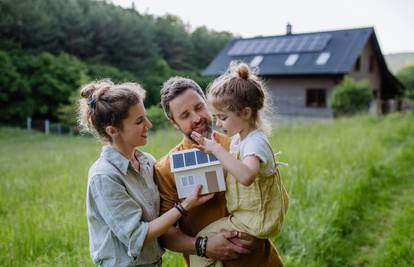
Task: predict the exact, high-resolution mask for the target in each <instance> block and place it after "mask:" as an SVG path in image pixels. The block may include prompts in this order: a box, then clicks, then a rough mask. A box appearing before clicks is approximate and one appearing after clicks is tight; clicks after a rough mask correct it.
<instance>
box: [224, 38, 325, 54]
mask: <svg viewBox="0 0 414 267" xmlns="http://www.w3.org/2000/svg"><path fill="white" fill-rule="evenodd" d="M331 38H332V36H331V34H327V33H321V34H312V35H303V36H284V37H271V38H266V39H249V40H239V41H237V42H235V43H234V44H233V46H232V47H231V48H230V50H229V51H228V55H229V56H243V55H256V54H278V53H294V52H316V51H321V50H323V49H324V48H325V47H326V45H327V44H328V42H329V40H330V39H331Z"/></svg>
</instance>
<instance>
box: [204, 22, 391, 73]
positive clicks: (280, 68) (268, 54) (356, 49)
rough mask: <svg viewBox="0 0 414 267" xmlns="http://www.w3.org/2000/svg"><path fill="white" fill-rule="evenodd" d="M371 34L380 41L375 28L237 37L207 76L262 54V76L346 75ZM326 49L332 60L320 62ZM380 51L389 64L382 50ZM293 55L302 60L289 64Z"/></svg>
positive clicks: (211, 67) (212, 66)
mask: <svg viewBox="0 0 414 267" xmlns="http://www.w3.org/2000/svg"><path fill="white" fill-rule="evenodd" d="M371 36H374V39H375V42H376V43H378V42H377V41H376V38H375V32H374V28H372V27H369V28H358V29H348V30H337V31H325V32H312V33H301V34H290V35H280V36H268V37H254V38H245V39H243V38H238V39H233V40H231V41H230V42H229V43H228V44H227V45H226V46H225V47H224V48H223V49H222V50H221V51H220V53H219V54H218V55H217V56H216V57H215V58H214V60H213V61H212V62H211V63H210V65H209V66H208V67H207V68H206V69H205V70H204V71H203V75H207V76H215V75H220V74H222V73H224V72H225V71H226V70H227V68H228V66H229V63H230V62H231V61H233V60H235V61H243V62H246V63H251V62H252V60H253V59H254V58H255V57H257V58H256V60H257V61H260V57H262V59H261V62H260V64H259V65H258V67H257V68H258V72H259V74H260V75H262V76H266V75H314V74H317V75H320V74H335V75H336V74H345V73H349V72H350V71H351V70H352V68H353V66H354V63H355V61H356V60H357V58H358V56H359V55H360V54H361V52H362V49H363V47H364V45H365V44H366V42H367V41H368V40H369V39H370V37H371ZM378 50H379V46H378ZM324 52H325V53H329V54H330V55H329V59H328V61H327V62H326V64H321V65H317V64H316V60H317V59H318V57H319V56H320V54H321V53H324ZM379 53H380V55H378V56H379V57H381V58H382V61H383V62H384V64H385V61H384V59H383V56H382V54H381V51H379ZM291 54H297V55H298V59H297V61H296V62H295V64H293V65H292V66H286V65H285V62H286V59H287V58H288V57H289V55H291ZM380 61H381V59H380ZM385 68H386V65H385Z"/></svg>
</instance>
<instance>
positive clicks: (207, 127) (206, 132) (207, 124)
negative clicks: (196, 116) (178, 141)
mask: <svg viewBox="0 0 414 267" xmlns="http://www.w3.org/2000/svg"><path fill="white" fill-rule="evenodd" d="M200 124H204V129H203V130H202V132H201V133H200V132H198V131H196V132H198V133H199V134H201V135H202V136H203V137H205V138H208V139H210V138H211V133H212V132H213V127H212V122H211V121H209V120H207V119H202V120H201V121H200V122H199V123H198V124H196V125H192V126H191V132H190V133H185V132H183V131H181V132H182V133H183V134H184V135H185V136H187V138H188V139H190V140H191V142H193V143H195V144H197V142H196V141H195V140H194V139H193V138H192V137H191V133H192V132H193V131H194V128H197V127H198V126H199V125H200Z"/></svg>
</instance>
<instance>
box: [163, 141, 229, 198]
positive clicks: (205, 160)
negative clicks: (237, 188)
mask: <svg viewBox="0 0 414 267" xmlns="http://www.w3.org/2000/svg"><path fill="white" fill-rule="evenodd" d="M170 164H171V172H172V173H174V176H175V184H176V187H177V192H178V197H179V198H185V197H187V196H190V195H192V194H193V193H194V190H195V187H196V185H198V184H201V185H202V186H203V188H202V191H201V193H202V194H207V193H213V192H219V191H225V190H226V182H225V180H224V173H223V167H222V165H221V163H220V161H218V159H217V158H216V157H215V156H214V155H211V154H206V153H204V152H202V151H200V150H199V149H187V150H182V151H177V152H173V153H171V154H170Z"/></svg>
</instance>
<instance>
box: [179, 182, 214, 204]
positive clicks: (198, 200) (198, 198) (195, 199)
mask: <svg viewBox="0 0 414 267" xmlns="http://www.w3.org/2000/svg"><path fill="white" fill-rule="evenodd" d="M201 188H202V185H200V184H199V185H197V186H196V189H195V191H194V194H192V195H191V196H189V197H187V198H186V199H185V200H184V201H183V202H182V203H181V205H183V208H184V209H186V210H191V209H192V208H194V207H197V206H200V205H202V204H204V203H206V202H207V201H208V200H210V199H212V198H213V197H214V193H210V194H207V195H203V196H202V195H200V193H201Z"/></svg>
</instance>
